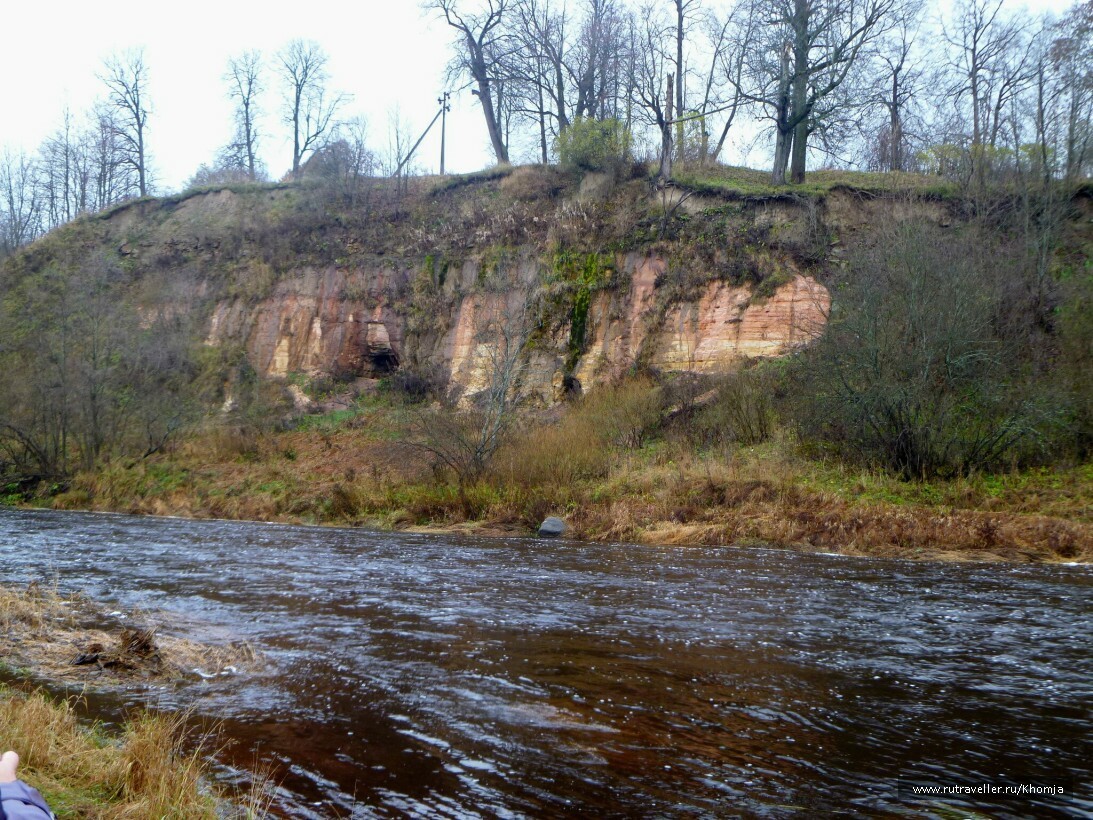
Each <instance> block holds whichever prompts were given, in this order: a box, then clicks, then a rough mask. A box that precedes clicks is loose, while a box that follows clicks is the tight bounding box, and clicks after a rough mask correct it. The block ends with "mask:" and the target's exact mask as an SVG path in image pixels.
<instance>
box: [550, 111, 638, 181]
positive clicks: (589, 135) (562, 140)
mask: <svg viewBox="0 0 1093 820" xmlns="http://www.w3.org/2000/svg"><path fill="white" fill-rule="evenodd" d="M557 149H558V159H559V162H560V164H561V166H562V167H563V168H566V169H569V170H576V171H615V170H617V169H618V168H619V167H620V166H621V165H623V164H624V163H625V162H627V161H628V159H629V156H630V132H629V131H628V130H627V129H626V126H625V125H624V124H623V123H621V122H620V121H619V120H593V119H586V118H583V117H581V118H578V119H576V120H574V121H573V122H571V123H570V124H569V126H568V127H567V128H565V129H564V130H563V131H562V133H560V134H559V135H558V141H557Z"/></svg>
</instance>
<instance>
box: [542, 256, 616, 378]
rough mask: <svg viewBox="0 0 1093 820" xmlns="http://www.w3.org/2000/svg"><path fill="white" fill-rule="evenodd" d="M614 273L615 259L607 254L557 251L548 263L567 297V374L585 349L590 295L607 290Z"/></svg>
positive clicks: (552, 275) (555, 279)
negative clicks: (605, 288) (567, 294)
mask: <svg viewBox="0 0 1093 820" xmlns="http://www.w3.org/2000/svg"><path fill="white" fill-rule="evenodd" d="M614 273H615V260H614V258H613V257H612V256H610V255H608V254H601V253H577V252H574V251H570V250H561V251H558V252H557V253H555V254H554V258H553V259H552V261H551V278H552V279H553V280H554V282H555V283H558V284H561V285H562V286H563V291H565V292H568V293H569V294H570V297H571V298H570V300H569V342H568V344H567V346H566V364H565V369H566V371H567V372H572V371H573V369H574V368H575V367H576V366H577V361H578V360H579V359H580V358H581V354H583V353H584V350H585V335H586V332H587V329H588V311H589V308H590V307H591V305H592V294H593V292H595V291H597V290H599V289H601V288H604V287H607V286H608V285H609V284H610V282H611V279H612V276H613V275H614Z"/></svg>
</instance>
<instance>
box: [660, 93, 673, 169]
mask: <svg viewBox="0 0 1093 820" xmlns="http://www.w3.org/2000/svg"><path fill="white" fill-rule="evenodd" d="M664 97H665V100H664V106H665V107H664V121H663V122H662V123H661V125H660V140H661V146H660V178H661V181H663V182H668V181H669V180H670V179H671V178H672V75H671V74H669V75H668V82H667V93H666V94H665V95H664Z"/></svg>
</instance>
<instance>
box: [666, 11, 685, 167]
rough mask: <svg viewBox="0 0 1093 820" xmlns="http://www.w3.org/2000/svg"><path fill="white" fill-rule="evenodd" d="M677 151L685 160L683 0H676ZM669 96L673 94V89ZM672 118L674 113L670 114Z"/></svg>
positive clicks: (680, 157) (680, 158)
mask: <svg viewBox="0 0 1093 820" xmlns="http://www.w3.org/2000/svg"><path fill="white" fill-rule="evenodd" d="M675 80H676V87H675V92H676V106H675V107H676V117H677V120H678V121H677V122H676V151H678V152H679V160H680V162H682V161H683V152H684V151H685V150H686V146H685V145H684V142H683V0H676V77H675ZM668 96H669V97H671V96H672V92H671V89H669V91H668ZM668 119H669V120H670V119H672V115H671V114H669V115H668Z"/></svg>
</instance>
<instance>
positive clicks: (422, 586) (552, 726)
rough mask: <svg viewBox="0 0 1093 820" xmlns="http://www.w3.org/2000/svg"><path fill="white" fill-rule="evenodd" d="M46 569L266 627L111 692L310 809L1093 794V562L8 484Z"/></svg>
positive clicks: (911, 811)
mask: <svg viewBox="0 0 1093 820" xmlns="http://www.w3.org/2000/svg"><path fill="white" fill-rule="evenodd" d="M36 579H37V580H42V579H45V580H48V581H55V582H56V583H57V585H58V586H59V587H60V588H61V589H62V590H63V591H70V592H74V591H83V592H86V593H87V594H88V595H90V596H92V597H93V598H94V599H97V600H104V601H107V602H109V603H110V605H112V606H114V605H116V606H117V607H118V608H130V607H141V608H145V609H148V610H157V611H161V612H162V613H165V617H166V618H167V623H168V627H167V628H168V630H170V629H171V624H172V623H174V624H176V626H175V629H177V631H178V632H179V634H185V635H186V636H187V637H192V638H195V639H198V640H205V641H213V642H218V641H229V640H244V639H245V640H248V641H250V642H252V643H253V644H254V645H255V647H257V648H258V649H259V650H260V651H261V652H263V653H264V654H265V655H266V657H267V658H268V659H269V664H268V669H266V670H265V671H263V672H261V673H260V674H257V675H241V676H238V677H225V678H219V679H216V680H213V681H206V680H203V679H202V678H200V677H199V676H198V675H196V674H195V675H194V677H193V680H192V681H191V682H188V683H186V684H184V685H182V686H181V687H172V688H169V689H168V688H154V687H153V688H144V689H133V690H131V691H128V692H125V693H122V694H118V695H110V696H106V697H101V698H93V699H91V701H90V703H91V707H92V709H93V710H97V711H98V713H100V714H101V715H103V716H106V717H107V718H108V719H110V716H111V715H116V714H118V713H120V711H121V710H122V709H123V708H124V707H126V706H128V705H132V704H137V703H140V704H149V705H152V706H154V707H160V708H168V709H173V708H181V707H192V709H193V710H194V714H195V716H196V717H198V718H213V719H218V720H221V721H223V726H224V731H225V733H226V734H227V736H229V737H231V738H233V739H234V740H235V741H236V742H235V744H234V746H233V747H232V749H230V750H229V751H228V752H226V753H225V754H224V755H223V757H222V761H221V762H222V763H223V764H224V765H223V767H222V769H221V771H222V772H224V776H225V777H230V776H231V772H232V766H233V764H239V765H244V764H247V763H248V762H249V763H253V762H254V761H255V760H256V759H258V760H262V761H267V762H269V763H271V764H272V765H273V766H274V768H275V771H276V776H277V779H278V781H279V782H280V787H279V789H278V795H277V810H278V811H279V812H280V813H282V814H284V815H285V816H292V817H316V818H319V817H322V818H325V817H354V818H355V817H389V816H428V817H460V818H462V817H479V816H481V817H522V816H533V817H542V816H546V817H560V816H568V815H574V814H578V813H580V814H583V815H585V816H596V817H630V816H644V817H649V816H654V817H734V816H746V817H800V816H821V815H829V814H832V813H835V814H839V815H840V816H862V817H876V816H881V817H884V816H891V817H906V816H927V817H939V818H947V817H956V816H961V817H963V816H967V811H968V810H969V809H975V810H977V811H979V812H981V813H982V814H985V815H987V816H990V817H1025V816H1060V817H1061V816H1089V815H1091V814H1093V793H1091V791H1090V779H1091V778H1090V775H1091V771H1093V742H1091V739H1090V737H1091V735H1090V728H1091V707H1093V651H1091V636H1093V594H1091V593H1093V570H1091V569H1090V568H1089V567H1085V566H1032V565H1029V566H1007V565H970V564H942V563H911V562H899V561H887V560H872V559H862V558H845V557H839V556H830V555H804V554H795V553H788V552H782V551H777V550H762V549H747V550H744V549H734V548H731V547H722V548H711V547H687V548H663V547H655V548H654V547H645V546H636V545H632V544H612V545H600V544H586V543H578V542H569V541H545V540H538V539H485V538H481V539H476V538H469V537H460V536H447V535H444V536H440V535H408V534H391V533H369V532H362V531H357V530H344V529H320V528H306V527H287V526H278V525H267V524H251V523H238V522H223V521H181V520H171V519H155V518H136V517H128V516H115V515H90V514H73V513H54V512H21V511H11V510H0V582H5V583H25V582H29V581H31V580H36ZM1021 783H1026V784H1038V785H1040V786H1042V785H1044V784H1051V785H1062V786H1063V787H1064V789H1065V791H1064V794H1063V795H1062V796H1058V795H1050V794H1044V793H1039V794H1026V795H1023V796H1020V797H1005V798H1004V797H998V796H995V797H977V798H974V799H972V800H971V801H970V802H958V801H957V800H956V799H954V798H952V797H940V796H939V797H922V796H916V795H914V794H913V793H912V786H913V785H919V786H921V785H938V786H944V785H960V784H965V785H969V784H970V785H978V784H1021Z"/></svg>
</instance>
